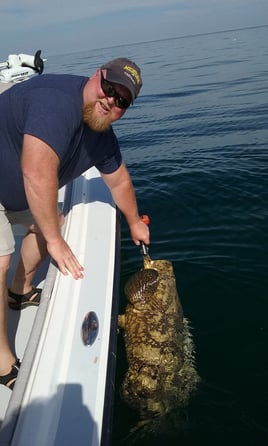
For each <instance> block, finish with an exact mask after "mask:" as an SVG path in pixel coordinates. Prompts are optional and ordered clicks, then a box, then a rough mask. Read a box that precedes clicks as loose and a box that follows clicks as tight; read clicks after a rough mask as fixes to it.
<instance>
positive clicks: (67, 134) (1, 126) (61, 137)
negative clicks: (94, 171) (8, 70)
mask: <svg viewBox="0 0 268 446" xmlns="http://www.w3.org/2000/svg"><path fill="white" fill-rule="evenodd" d="M87 80H88V78H87V77H84V76H74V75H61V74H43V75H41V76H36V77H34V78H32V79H30V80H27V81H25V82H22V83H20V84H16V85H14V86H13V87H12V88H10V89H9V90H6V91H5V92H4V93H2V94H0V203H2V205H3V206H4V207H5V208H6V209H8V210H14V211H15V210H17V211H19V210H23V209H27V208H28V203H27V199H26V196H25V191H24V184H23V178H22V173H21V164H20V159H21V151H22V141H23V135H24V134H26V133H27V134H30V135H33V136H35V137H37V138H39V139H41V140H43V141H44V142H46V143H47V144H48V145H49V146H50V147H52V149H53V150H55V152H56V153H57V155H58V157H59V160H60V165H59V186H60V187H61V186H63V185H65V184H67V183H68V182H69V181H70V180H72V179H74V178H76V177H78V176H79V175H81V173H83V172H85V171H86V170H87V169H88V168H89V167H92V166H96V167H97V168H98V169H99V171H100V172H102V173H112V172H114V171H115V170H117V169H118V167H119V166H120V164H121V162H122V156H121V153H120V148H119V144H118V140H117V138H116V136H115V134H114V132H113V129H112V128H111V129H110V130H108V131H105V132H95V131H93V130H91V129H90V128H89V127H88V126H87V125H85V124H84V123H83V120H82V107H83V88H84V86H85V84H86V82H87ZM47 168H48V166H45V165H42V166H40V170H41V169H47Z"/></svg>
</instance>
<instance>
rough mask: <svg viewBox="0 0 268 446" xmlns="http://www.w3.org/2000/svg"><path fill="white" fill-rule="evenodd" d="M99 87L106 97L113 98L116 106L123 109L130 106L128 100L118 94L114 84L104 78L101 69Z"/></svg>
mask: <svg viewBox="0 0 268 446" xmlns="http://www.w3.org/2000/svg"><path fill="white" fill-rule="evenodd" d="M101 89H102V91H103V93H104V94H105V96H107V97H108V98H114V103H115V105H116V107H118V108H122V109H125V108H128V107H129V106H130V103H129V102H128V100H127V99H125V98H123V97H122V96H120V95H119V94H118V93H117V91H116V90H115V88H114V86H113V85H112V84H111V83H110V82H109V81H107V79H105V78H104V76H103V74H102V71H101Z"/></svg>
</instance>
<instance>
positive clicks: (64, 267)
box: [21, 135, 83, 279]
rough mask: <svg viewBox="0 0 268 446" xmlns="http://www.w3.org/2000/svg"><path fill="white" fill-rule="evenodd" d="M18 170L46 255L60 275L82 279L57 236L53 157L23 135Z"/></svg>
mask: <svg viewBox="0 0 268 446" xmlns="http://www.w3.org/2000/svg"><path fill="white" fill-rule="evenodd" d="M21 168H22V174H23V180H24V187H25V193H26V196H27V200H28V204H29V207H30V209H31V212H32V214H33V216H34V218H35V221H36V223H37V225H38V227H39V228H40V231H41V233H42V234H43V236H44V238H45V240H46V242H47V249H48V252H49V253H50V255H51V256H52V257H53V258H54V260H55V261H56V262H57V264H58V266H59V269H60V270H61V272H62V273H63V274H65V275H66V274H67V271H69V272H70V273H71V274H72V275H73V277H74V278H75V279H78V278H81V277H83V275H82V272H81V271H82V270H83V268H82V267H81V265H80V264H79V262H78V260H77V259H76V257H75V256H74V254H73V253H72V251H71V249H70V247H69V246H68V244H67V243H66V242H65V241H64V239H63V238H62V236H61V232H60V225H59V216H58V168H59V158H58V156H57V154H56V153H55V151H54V150H53V149H52V148H51V147H50V146H48V145H47V144H46V143H45V142H43V141H41V140H40V139H38V138H36V137H34V136H31V135H24V140H23V148H22V158H21Z"/></svg>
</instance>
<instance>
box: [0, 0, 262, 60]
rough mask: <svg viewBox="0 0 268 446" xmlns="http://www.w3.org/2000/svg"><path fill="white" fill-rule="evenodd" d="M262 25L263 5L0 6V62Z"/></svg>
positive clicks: (117, 2) (49, 1)
mask: <svg viewBox="0 0 268 446" xmlns="http://www.w3.org/2000/svg"><path fill="white" fill-rule="evenodd" d="M263 25H268V0H1V4H0V61H1V62H2V61H5V60H6V59H7V56H8V55H9V54H18V53H26V54H34V53H35V51H36V50H37V49H41V50H42V55H43V56H44V57H45V56H49V55H61V54H67V53H72V52H78V51H86V50H91V49H98V48H108V47H112V46H117V45H122V44H133V43H141V42H147V41H154V40H161V39H167V38H171V37H181V36H188V35H195V34H203V33H212V32H217V31H225V30H230V29H239V28H246V27H255V26H263Z"/></svg>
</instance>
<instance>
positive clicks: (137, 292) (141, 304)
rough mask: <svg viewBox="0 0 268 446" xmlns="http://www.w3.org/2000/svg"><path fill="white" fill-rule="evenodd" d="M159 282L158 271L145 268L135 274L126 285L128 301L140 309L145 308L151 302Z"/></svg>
mask: <svg viewBox="0 0 268 446" xmlns="http://www.w3.org/2000/svg"><path fill="white" fill-rule="evenodd" d="M158 282H159V275H158V272H157V271H156V270H154V269H143V270H141V271H138V272H137V273H135V274H133V275H132V276H131V277H130V279H129V280H128V281H127V283H126V286H125V294H126V296H127V299H128V301H129V302H130V303H131V304H132V305H133V306H134V307H135V308H136V309H138V310H143V309H144V308H146V307H147V305H148V304H149V303H150V299H151V298H152V296H153V295H154V294H155V292H156V289H157V286H158Z"/></svg>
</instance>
